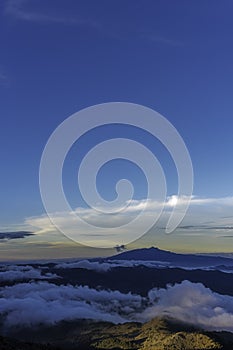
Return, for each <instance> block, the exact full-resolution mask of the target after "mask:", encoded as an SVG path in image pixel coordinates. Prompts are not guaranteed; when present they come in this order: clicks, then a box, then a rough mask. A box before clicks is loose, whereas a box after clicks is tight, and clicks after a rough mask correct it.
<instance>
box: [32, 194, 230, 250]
mask: <svg viewBox="0 0 233 350" xmlns="http://www.w3.org/2000/svg"><path fill="white" fill-rule="evenodd" d="M188 200H189V199H188V198H186V197H181V198H178V197H177V196H170V197H168V198H167V200H166V201H165V203H162V202H158V201H154V200H146V199H142V200H133V201H132V202H131V204H130V205H128V203H126V209H125V210H123V211H122V212H121V211H119V212H118V213H117V214H105V213H101V212H99V211H96V210H94V209H92V208H77V209H76V210H75V211H74V212H73V213H65V212H62V213H50V217H52V218H53V219H55V221H56V223H58V224H59V227H61V228H63V229H64V231H66V232H67V231H69V232H71V233H72V232H73V233H74V235H77V236H75V237H77V241H79V239H80V237H81V238H82V237H83V236H85V237H86V238H85V239H88V240H89V242H90V245H91V243H92V242H95V241H96V240H98V241H99V240H102V241H104V240H105V239H106V240H108V242H109V241H111V242H112V244H113V245H112V246H114V244H115V243H114V239H115V236H114V230H113V231H112V232H113V234H112V236H111V229H113V228H117V230H118V232H120V233H121V234H122V235H130V237H134V236H133V234H134V232H133V229H134V228H131V227H130V226H127V223H128V222H130V221H131V220H134V218H135V217H137V215H138V214H139V213H140V212H141V211H143V220H144V222H145V221H146V220H147V219H148V221H149V220H150V219H151V217H152V216H156V215H157V214H158V213H159V211H160V210H161V208H162V206H163V205H164V210H163V214H162V217H161V218H160V221H159V227H160V229H161V230H163V229H162V228H163V227H166V223H167V220H168V219H169V216H170V215H171V212H172V210H173V209H174V207H176V209H177V210H179V208H182V206H183V205H184V203H186V202H187V201H188ZM232 207H233V197H224V198H200V197H196V196H193V197H192V199H191V203H190V208H189V210H188V212H187V214H186V216H185V218H184V220H183V222H182V225H181V226H180V227H178V228H177V230H176V232H178V233H179V234H182V235H183V234H186V233H187V234H189V233H193V234H199V233H201V234H203V235H209V234H214V236H216V237H217V236H218V235H219V236H221V235H222V236H223V235H226V234H227V233H229V232H233V220H232V217H231V216H230V215H229V216H228V217H227V218H225V217H224V218H223V215H224V214H230V213H231V211H232ZM116 209H119V208H116ZM116 211H117V210H116ZM77 218H78V220H79V221H78V226H77ZM86 222H88V223H89V224H90V225H89V226H87V225H85V223H86ZM25 223H26V224H27V225H28V227H30V226H33V227H34V228H35V229H37V230H38V229H39V231H38V233H39V234H41V235H42V234H45V233H49V232H52V231H56V228H55V227H54V225H53V224H52V223H51V221H50V219H49V218H48V216H47V215H42V216H38V217H30V218H27V219H26V222H25ZM140 225H141V224H140V221H139V225H138V227H137V229H139V230H140ZM130 230H132V232H129V231H130ZM105 232H106V233H105Z"/></svg>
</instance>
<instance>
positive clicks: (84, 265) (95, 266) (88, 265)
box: [55, 260, 170, 272]
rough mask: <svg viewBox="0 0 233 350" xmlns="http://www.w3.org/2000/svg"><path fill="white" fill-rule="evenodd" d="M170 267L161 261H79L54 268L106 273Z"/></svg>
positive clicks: (64, 263) (61, 264)
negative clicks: (126, 268)
mask: <svg viewBox="0 0 233 350" xmlns="http://www.w3.org/2000/svg"><path fill="white" fill-rule="evenodd" d="M168 265H170V264H169V263H168V262H163V261H144V260H132V261H129V260H109V261H108V262H99V261H89V260H80V261H76V262H63V263H60V264H57V265H56V266H55V268H57V269H74V268H80V269H87V270H94V271H97V272H107V271H109V270H112V269H114V268H116V267H134V266H146V267H151V268H162V267H165V266H168Z"/></svg>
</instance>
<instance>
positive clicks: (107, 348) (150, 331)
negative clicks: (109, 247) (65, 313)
mask: <svg viewBox="0 0 233 350" xmlns="http://www.w3.org/2000/svg"><path fill="white" fill-rule="evenodd" d="M22 334H23V333H21V334H18V337H19V336H20V338H21V341H20V342H19V341H16V340H10V339H9V338H8V339H7V338H3V337H1V338H0V350H29V349H30V350H59V349H60V350H68V349H72V350H82V349H83V350H87V349H89V350H97V349H98V350H126V349H127V350H152V349H153V350H214V349H216V350H217V349H219V350H232V349H233V334H232V333H227V332H204V331H202V330H198V329H195V328H192V327H187V326H186V325H183V324H181V323H177V322H175V321H174V320H165V319H159V318H156V319H153V320H152V321H150V322H148V323H145V324H143V325H142V324H140V323H126V324H119V325H113V324H110V323H105V322H97V323H94V322H90V321H82V322H79V323H74V322H73V323H69V322H64V323H61V324H60V325H57V326H54V327H51V328H50V329H48V328H47V329H43V328H41V329H40V330H32V331H31V334H30V336H29V330H26V331H25V334H24V336H23V335H22ZM26 334H27V335H26ZM23 337H24V338H27V339H30V341H31V342H32V340H33V339H34V344H33V343H31V344H29V343H28V342H27V343H25V341H24V342H23V340H22V338H23ZM35 342H36V343H35ZM48 343H50V345H48Z"/></svg>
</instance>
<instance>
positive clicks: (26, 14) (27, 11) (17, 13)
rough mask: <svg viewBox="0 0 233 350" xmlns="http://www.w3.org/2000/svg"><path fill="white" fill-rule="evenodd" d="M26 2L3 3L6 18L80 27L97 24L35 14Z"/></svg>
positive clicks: (40, 13)
mask: <svg viewBox="0 0 233 350" xmlns="http://www.w3.org/2000/svg"><path fill="white" fill-rule="evenodd" d="M28 5H31V3H29V1H28V0H7V1H6V3H5V9H4V13H5V15H7V16H10V17H12V18H15V19H17V20H21V21H27V22H38V23H57V24H66V25H80V26H90V27H97V26H98V23H97V22H95V21H94V20H89V19H81V18H75V17H65V16H60V15H57V14H56V15H54V14H47V13H43V12H37V11H35V10H33V9H32V8H31V7H30V8H28Z"/></svg>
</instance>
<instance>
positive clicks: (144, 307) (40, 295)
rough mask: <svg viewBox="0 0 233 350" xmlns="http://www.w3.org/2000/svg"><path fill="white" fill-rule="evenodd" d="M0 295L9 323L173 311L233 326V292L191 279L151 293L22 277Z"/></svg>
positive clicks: (124, 318)
mask: <svg viewBox="0 0 233 350" xmlns="http://www.w3.org/2000/svg"><path fill="white" fill-rule="evenodd" d="M0 301H1V302H0V314H1V315H2V316H3V318H4V323H5V326H7V327H14V326H15V325H21V326H31V325H39V324H41V323H42V324H56V323H58V322H59V321H62V320H77V319H92V320H98V321H109V322H113V323H123V322H129V321H139V322H146V321H149V320H151V319H153V318H154V317H156V316H169V317H172V318H175V319H177V320H180V321H183V322H186V323H188V324H193V325H196V326H199V327H202V328H204V329H208V330H226V331H230V332H233V297H230V296H226V295H220V294H217V293H213V292H212V291H211V290H210V289H208V288H206V287H205V286H204V285H203V284H201V283H191V282H189V281H183V282H182V283H179V284H175V285H174V286H167V288H165V289H152V290H150V291H149V293H148V296H147V297H142V296H140V295H134V294H131V293H128V294H124V293H121V292H119V291H109V290H108V291H107V290H96V289H92V288H89V287H88V286H71V285H61V286H57V285H55V284H53V283H49V282H45V281H44V282H37V283H36V282H31V283H19V284H16V285H14V286H11V287H2V288H1V289H0Z"/></svg>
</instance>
